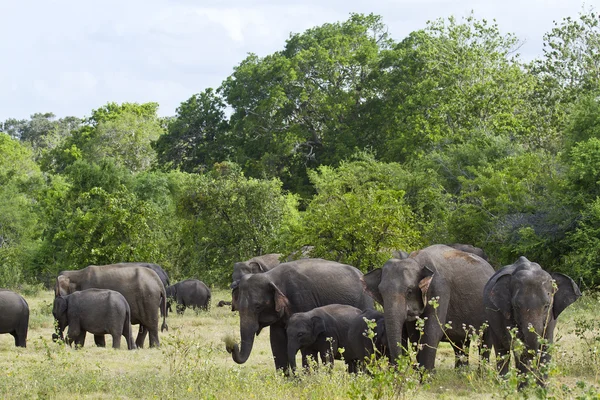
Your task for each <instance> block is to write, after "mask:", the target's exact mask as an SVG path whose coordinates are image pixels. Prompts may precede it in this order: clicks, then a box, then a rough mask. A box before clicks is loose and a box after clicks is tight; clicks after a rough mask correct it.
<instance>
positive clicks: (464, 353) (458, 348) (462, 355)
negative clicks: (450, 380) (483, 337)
mask: <svg viewBox="0 0 600 400" xmlns="http://www.w3.org/2000/svg"><path fill="white" fill-rule="evenodd" d="M470 346H471V341H470V340H469V339H467V340H465V341H464V342H463V343H452V348H453V349H454V368H460V367H468V366H469V347H470Z"/></svg>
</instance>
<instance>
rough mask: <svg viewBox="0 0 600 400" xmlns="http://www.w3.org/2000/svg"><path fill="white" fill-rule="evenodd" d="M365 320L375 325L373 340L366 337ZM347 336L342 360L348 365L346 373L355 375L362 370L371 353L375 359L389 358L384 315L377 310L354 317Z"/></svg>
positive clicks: (366, 327) (367, 311)
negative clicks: (374, 355)
mask: <svg viewBox="0 0 600 400" xmlns="http://www.w3.org/2000/svg"><path fill="white" fill-rule="evenodd" d="M365 319H368V320H370V321H373V322H375V324H376V325H375V328H374V329H373V333H374V334H375V336H374V337H373V339H370V338H369V337H368V336H367V335H366V331H367V329H368V326H367V323H366V321H365ZM347 336H348V338H347V340H346V347H345V350H346V351H345V352H344V360H346V363H347V364H348V372H354V373H356V372H358V371H359V370H362V369H363V366H364V361H365V358H366V357H371V355H372V354H373V353H375V354H376V355H377V357H381V356H387V357H388V358H389V357H390V353H389V347H388V339H387V335H386V333H385V319H384V315H383V313H381V312H379V311H377V310H365V311H363V312H362V313H360V314H358V315H357V316H356V317H354V318H353V319H352V321H350V327H349V328H348V333H347Z"/></svg>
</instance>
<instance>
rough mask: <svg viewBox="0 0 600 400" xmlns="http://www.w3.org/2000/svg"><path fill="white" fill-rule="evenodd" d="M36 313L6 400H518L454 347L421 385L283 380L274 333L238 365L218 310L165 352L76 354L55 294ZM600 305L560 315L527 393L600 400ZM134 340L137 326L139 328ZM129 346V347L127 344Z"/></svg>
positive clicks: (367, 379) (323, 374) (320, 377)
mask: <svg viewBox="0 0 600 400" xmlns="http://www.w3.org/2000/svg"><path fill="white" fill-rule="evenodd" d="M25 297H26V299H27V301H28V303H29V306H30V310H31V316H30V330H29V336H28V341H27V348H26V349H21V348H16V347H14V340H13V338H12V336H10V335H0V365H2V369H1V370H0V397H1V398H18V399H28V398H44V399H46V398H63V397H70V398H97V399H115V398H116V399H128V398H144V399H152V398H155V399H163V398H177V399H186V398H190V399H199V398H201V399H234V398H235V399H239V398H247V399H252V398H256V399H275V398H276V399H348V398H366V399H369V398H384V399H387V398H416V399H431V398H439V399H456V398H465V399H467V398H468V399H473V398H482V399H485V398H512V397H514V396H516V389H515V388H516V381H515V380H514V379H512V378H511V376H510V374H509V378H508V379H506V380H505V379H499V378H498V377H497V376H496V374H495V372H494V369H493V368H492V367H491V366H489V365H484V366H482V367H481V368H478V366H479V361H478V360H477V359H476V358H475V357H472V358H471V366H470V367H469V368H466V369H462V370H459V371H457V370H455V369H454V368H453V363H454V360H453V352H452V350H451V349H450V347H449V346H448V345H447V344H442V345H441V346H440V349H439V351H438V359H437V362H436V367H437V369H436V373H435V374H434V375H433V376H431V377H430V378H428V379H427V380H426V382H425V383H421V382H420V379H419V375H418V373H417V372H416V371H414V370H413V369H412V368H408V369H406V370H405V371H404V373H402V374H398V373H396V374H394V373H392V372H391V371H390V370H389V368H388V367H387V365H386V364H383V363H382V364H381V365H379V366H375V367H374V369H373V374H372V375H366V374H360V375H349V374H347V373H345V372H344V365H343V363H341V362H337V363H336V366H335V368H334V369H333V371H331V372H327V371H324V370H321V371H314V372H312V373H301V374H299V375H298V376H297V377H295V378H286V377H284V376H282V375H281V374H279V373H277V372H276V371H275V369H274V364H273V360H272V356H271V349H270V345H269V332H268V329H265V330H264V331H263V332H262V333H261V334H260V335H259V336H258V337H257V338H256V341H255V345H254V348H253V351H252V354H251V356H250V359H249V360H248V362H247V363H246V364H243V365H237V364H235V363H234V362H233V361H232V359H231V355H230V354H228V353H227V352H226V351H225V344H224V340H225V338H226V337H233V338H236V341H237V340H238V338H239V320H238V316H237V313H232V312H231V311H230V309H229V307H227V306H226V307H214V306H213V307H212V308H211V310H210V311H208V312H200V313H198V314H197V315H196V314H195V313H194V312H193V311H192V310H187V311H186V313H185V315H184V316H178V315H175V314H174V313H173V314H170V315H169V318H168V320H167V322H168V324H169V331H168V332H164V333H162V334H160V340H161V347H160V348H158V349H147V348H145V349H141V350H135V351H127V350H125V349H123V350H113V349H111V348H110V347H109V346H110V344H111V340H110V337H109V336H108V335H107V346H108V347H107V348H97V347H95V346H94V344H93V337H92V336H91V335H89V334H88V339H87V341H86V346H85V347H84V348H83V349H80V350H75V349H73V348H70V347H68V346H64V345H61V344H58V343H54V342H52V340H51V334H52V332H53V318H52V315H51V308H52V307H51V304H52V300H53V299H52V297H53V294H52V292H50V291H48V292H46V291H42V292H39V293H38V294H33V293H32V294H29V295H26V296H25ZM229 299H230V293H229V292H228V291H225V290H215V291H213V304H216V303H217V302H218V301H219V300H229ZM599 304H600V301H599V299H598V297H597V296H593V295H586V296H584V297H582V298H581V299H580V300H579V301H578V302H577V303H575V304H574V305H573V306H571V307H569V308H568V309H567V310H566V311H565V312H564V313H563V314H562V315H561V317H560V319H559V324H558V327H557V335H556V336H557V340H556V346H555V353H554V359H553V364H552V368H551V374H550V376H551V377H550V381H549V384H548V387H547V388H546V389H543V390H542V389H538V388H535V387H534V388H530V389H528V391H526V392H525V393H524V394H523V395H524V396H538V397H544V396H552V397H554V398H576V397H580V398H598V394H597V393H598V390H600V389H598V388H597V386H598V385H599V382H598V378H599V376H600V315H599V314H597V313H595V310H596V309H597V308H598V305H599ZM134 331H135V332H136V334H137V327H134ZM123 347H124V343H123Z"/></svg>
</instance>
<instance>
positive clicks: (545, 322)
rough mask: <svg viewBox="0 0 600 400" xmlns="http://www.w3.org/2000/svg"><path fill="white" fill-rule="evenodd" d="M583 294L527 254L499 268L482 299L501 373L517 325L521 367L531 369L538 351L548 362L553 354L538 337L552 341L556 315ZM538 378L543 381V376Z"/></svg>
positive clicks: (565, 278) (539, 381)
mask: <svg viewBox="0 0 600 400" xmlns="http://www.w3.org/2000/svg"><path fill="white" fill-rule="evenodd" d="M553 281H554V282H555V283H556V289H555V287H554V286H553ZM580 296H581V292H580V291H579V287H578V286H577V284H576V283H575V282H573V280H572V279H571V278H569V277H568V276H566V275H563V274H560V273H551V274H550V273H548V272H546V271H544V270H543V269H542V267H540V265H539V264H537V263H534V262H531V261H529V260H528V259H527V258H525V257H520V258H519V259H518V260H517V261H516V262H515V263H514V264H511V265H507V266H505V267H503V268H501V269H499V270H498V271H497V272H496V273H495V274H494V275H493V276H492V277H491V278H490V280H489V281H488V283H487V284H486V285H485V288H484V290H483V301H484V305H485V312H486V316H487V319H488V323H489V329H490V331H491V333H492V340H493V344H494V349H495V350H496V358H497V360H498V370H499V371H500V373H501V374H505V373H506V372H507V371H508V364H509V361H510V351H511V335H510V331H509V330H510V329H512V328H518V333H517V337H518V338H519V339H521V341H522V342H523V344H524V345H525V349H526V351H523V352H522V354H521V357H520V359H518V361H517V368H518V369H519V371H520V372H521V373H526V372H527V371H529V370H530V369H531V367H532V366H531V362H532V360H533V357H534V356H536V355H539V356H540V361H541V362H543V363H547V362H548V361H549V360H550V355H549V354H548V353H547V352H546V346H540V340H539V339H540V338H543V339H544V340H546V341H548V343H552V341H553V338H554V327H555V326H556V319H557V318H558V316H559V315H560V313H561V312H562V311H563V310H564V309H565V308H566V307H568V306H569V305H570V304H572V303H573V302H574V301H575V300H577V299H578V298H579V297H580ZM529 350H532V351H533V353H534V354H531V353H530V351H529ZM538 351H540V352H539V353H538ZM515 358H516V355H515ZM538 378H539V379H538V383H539V384H542V383H543V382H542V379H541V378H542V377H541V376H539V377H538Z"/></svg>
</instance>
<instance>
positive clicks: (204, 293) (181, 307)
mask: <svg viewBox="0 0 600 400" xmlns="http://www.w3.org/2000/svg"><path fill="white" fill-rule="evenodd" d="M210 297H211V294H210V289H209V288H208V287H206V285H205V284H204V282H202V281H199V280H198V279H187V280H185V281H181V282H177V283H176V284H174V285H172V286H169V287H168V288H167V298H168V299H169V301H168V303H167V304H168V305H169V311H172V310H171V304H172V303H173V300H175V301H176V302H177V314H180V315H183V312H184V311H185V309H186V308H187V307H192V308H193V309H198V308H200V309H202V310H208V307H209V304H210Z"/></svg>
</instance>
